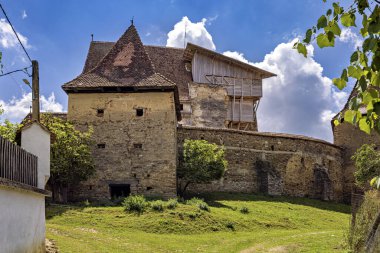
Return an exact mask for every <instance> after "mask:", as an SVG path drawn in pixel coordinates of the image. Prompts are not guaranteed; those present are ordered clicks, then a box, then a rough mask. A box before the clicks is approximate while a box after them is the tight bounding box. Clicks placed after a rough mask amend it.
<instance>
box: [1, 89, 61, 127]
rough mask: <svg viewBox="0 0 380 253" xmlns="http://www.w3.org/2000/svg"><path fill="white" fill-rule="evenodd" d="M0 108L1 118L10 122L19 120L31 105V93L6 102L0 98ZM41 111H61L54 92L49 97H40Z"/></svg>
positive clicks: (28, 110)
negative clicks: (0, 109)
mask: <svg viewBox="0 0 380 253" xmlns="http://www.w3.org/2000/svg"><path fill="white" fill-rule="evenodd" d="M0 105H1V108H2V109H4V114H3V115H1V118H2V119H9V120H10V121H12V122H20V121H21V120H22V119H23V118H24V117H25V116H26V115H27V114H28V113H29V112H30V107H31V106H32V93H31V92H30V93H25V94H23V95H22V97H21V98H16V97H13V98H12V99H10V100H9V101H8V102H6V101H3V100H0ZM40 106H41V111H45V112H63V106H62V105H61V104H60V103H59V102H57V101H56V100H55V95H54V93H51V94H50V96H49V97H45V96H44V95H42V96H41V97H40Z"/></svg>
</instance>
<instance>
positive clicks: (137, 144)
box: [133, 143, 142, 149]
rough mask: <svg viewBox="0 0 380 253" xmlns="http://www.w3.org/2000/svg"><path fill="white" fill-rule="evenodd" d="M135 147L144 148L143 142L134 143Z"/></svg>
mask: <svg viewBox="0 0 380 253" xmlns="http://www.w3.org/2000/svg"><path fill="white" fill-rule="evenodd" d="M133 147H134V148H138V149H142V144H141V143H134V144H133Z"/></svg>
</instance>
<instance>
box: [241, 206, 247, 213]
mask: <svg viewBox="0 0 380 253" xmlns="http://www.w3.org/2000/svg"><path fill="white" fill-rule="evenodd" d="M240 212H241V213H244V214H247V213H249V209H248V207H246V206H243V207H242V208H240Z"/></svg>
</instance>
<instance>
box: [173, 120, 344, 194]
mask: <svg viewBox="0 0 380 253" xmlns="http://www.w3.org/2000/svg"><path fill="white" fill-rule="evenodd" d="M177 136H178V148H179V152H181V150H182V146H183V142H184V140H185V139H204V140H207V141H209V142H212V143H216V144H217V145H221V146H224V148H225V150H226V159H227V161H228V168H227V171H226V173H225V175H224V177H223V178H222V179H220V180H218V181H214V182H212V183H210V184H201V185H200V184H199V185H190V186H189V190H190V191H192V192H196V193H201V192H212V191H221V192H244V193H260V192H261V193H265V194H270V195H288V196H297V197H310V198H317V199H323V200H333V201H342V200H343V180H342V179H343V174H344V173H343V168H342V163H343V161H342V149H341V148H340V147H339V146H336V145H334V144H331V143H329V142H326V141H323V140H318V139H313V138H309V137H305V136H298V135H289V134H277V133H260V132H248V131H241V130H233V129H222V128H204V127H192V126H179V127H178V133H177Z"/></svg>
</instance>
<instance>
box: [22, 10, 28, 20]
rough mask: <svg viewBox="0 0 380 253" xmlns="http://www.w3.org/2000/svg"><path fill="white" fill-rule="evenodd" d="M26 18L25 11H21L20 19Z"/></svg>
mask: <svg viewBox="0 0 380 253" xmlns="http://www.w3.org/2000/svg"><path fill="white" fill-rule="evenodd" d="M27 17H28V15H27V14H26V11H25V10H23V11H22V13H21V18H22V19H26V18H27Z"/></svg>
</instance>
